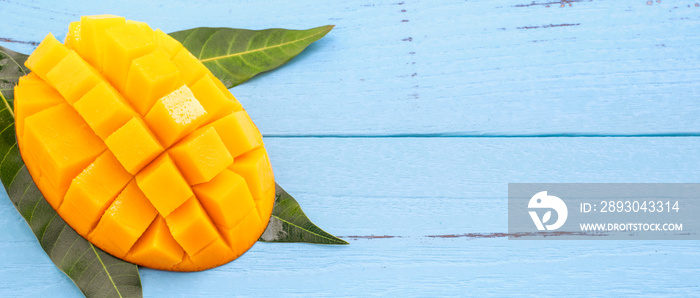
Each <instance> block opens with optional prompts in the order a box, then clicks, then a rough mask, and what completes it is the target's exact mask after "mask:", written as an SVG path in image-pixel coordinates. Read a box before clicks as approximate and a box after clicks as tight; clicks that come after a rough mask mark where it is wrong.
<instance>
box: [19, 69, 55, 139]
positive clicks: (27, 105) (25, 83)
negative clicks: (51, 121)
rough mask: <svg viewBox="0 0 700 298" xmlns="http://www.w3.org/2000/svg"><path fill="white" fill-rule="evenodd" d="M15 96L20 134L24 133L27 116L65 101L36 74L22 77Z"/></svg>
mask: <svg viewBox="0 0 700 298" xmlns="http://www.w3.org/2000/svg"><path fill="white" fill-rule="evenodd" d="M32 74H33V73H32ZM15 98H16V100H15V102H14V104H15V118H16V120H15V125H16V126H17V127H16V128H17V135H18V136H21V135H23V133H24V120H25V118H27V117H29V116H31V115H34V114H36V113H38V112H40V111H41V110H44V109H46V108H49V107H52V106H55V105H57V104H59V103H64V102H65V101H64V100H63V97H61V94H58V92H57V91H56V90H54V89H53V88H52V87H51V86H50V85H49V84H47V83H46V82H44V81H43V80H42V79H40V78H39V77H38V76H37V75H36V74H34V75H33V76H32V75H30V76H27V77H22V78H20V80H19V85H17V86H15Z"/></svg>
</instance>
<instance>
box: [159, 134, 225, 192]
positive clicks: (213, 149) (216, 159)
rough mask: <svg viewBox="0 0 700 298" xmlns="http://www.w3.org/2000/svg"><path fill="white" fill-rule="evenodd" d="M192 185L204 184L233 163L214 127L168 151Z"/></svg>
mask: <svg viewBox="0 0 700 298" xmlns="http://www.w3.org/2000/svg"><path fill="white" fill-rule="evenodd" d="M168 153H170V156H172V158H173V161H174V162H175V164H176V165H177V167H178V168H179V169H180V171H182V174H183V176H184V177H185V180H187V183H189V184H190V185H195V184H199V183H204V182H207V181H209V180H211V179H212V178H214V176H216V175H217V174H219V173H220V172H221V171H223V170H224V169H226V167H228V166H230V165H231V164H232V163H233V157H232V156H231V155H230V154H229V153H228V151H227V150H226V146H224V143H222V142H221V138H219V135H218V134H217V133H216V130H215V129H214V128H213V127H209V128H208V129H200V130H197V131H195V132H193V133H192V134H190V135H189V136H187V137H186V138H185V139H183V140H182V141H180V142H179V143H177V144H175V146H173V147H171V148H170V150H168Z"/></svg>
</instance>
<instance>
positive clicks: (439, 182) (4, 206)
mask: <svg viewBox="0 0 700 298" xmlns="http://www.w3.org/2000/svg"><path fill="white" fill-rule="evenodd" d="M265 141H266V144H267V147H268V148H269V152H270V156H271V159H272V163H273V164H274V165H275V172H276V176H277V180H278V182H279V183H280V184H282V185H286V186H287V189H288V190H289V191H290V192H294V193H296V197H297V198H298V199H299V200H300V202H302V203H303V207H304V210H305V212H306V213H307V214H308V215H309V217H310V218H312V219H313V220H314V222H315V223H317V224H318V225H319V226H321V227H324V229H326V230H327V231H329V232H332V233H334V234H336V235H341V236H344V238H345V239H347V240H348V241H350V243H351V244H350V245H348V246H322V245H309V244H276V243H258V244H256V245H255V246H254V247H253V248H252V249H251V250H250V251H249V252H248V253H246V254H245V255H244V256H243V257H242V258H240V259H238V260H236V261H234V262H232V263H230V264H227V265H225V266H222V267H220V268H217V269H214V270H209V271H205V272H200V273H191V274H182V273H170V272H163V271H155V270H145V269H144V270H141V275H142V281H143V287H144V294H145V295H146V296H148V297H160V296H163V297H170V296H200V295H201V296H208V295H216V296H219V295H221V296H228V295H231V294H243V295H258V294H260V295H273V294H276V293H285V294H290V295H292V294H297V295H304V294H318V295H331V294H334V293H336V294H347V295H358V296H364V295H370V294H384V295H392V296H403V295H419V296H425V295H431V296H432V295H460V294H474V295H481V294H496V295H505V294H537V293H545V294H552V295H554V294H557V293H566V292H570V291H575V292H576V293H579V294H581V295H598V294H610V295H614V294H644V293H647V294H649V293H653V294H655V295H662V294H669V295H674V294H675V295H684V294H689V293H693V292H696V291H697V290H698V289H697V285H696V282H695V278H694V276H697V274H698V273H700V267H699V266H698V261H697V260H698V258H697V257H698V255H699V254H700V252H699V250H698V248H700V244H699V243H698V242H697V241H561V242H558V241H514V240H510V241H509V240H506V239H505V238H469V237H465V238H441V237H430V236H433V235H452V234H465V233H485V234H489V233H504V232H506V231H507V217H506V213H507V212H506V208H507V200H506V197H507V183H508V182H527V181H547V182H640V181H642V182H692V181H697V180H698V179H700V169H698V168H697V167H696V166H695V165H697V164H698V162H700V157H698V155H697V154H693V153H694V152H696V150H697V148H698V146H700V139H698V138H694V137H679V138H365V139H358V138H311V139H307V138H304V139H284V138H268V139H266V140H265ZM311 157H313V158H311ZM331 164H332V165H334V166H333V167H329V166H328V165H331ZM309 177H313V179H310V178H309ZM0 216H1V217H0V218H2V219H1V220H2V222H0V224H4V225H5V226H7V228H6V229H2V230H0V239H4V240H3V241H2V242H0V248H2V249H0V264H3V266H1V267H0V268H2V269H0V276H2V277H3V279H2V280H3V282H2V283H0V284H2V285H1V286H0V290H1V291H0V292H4V293H30V294H33V293H39V294H40V293H42V292H41V291H43V290H44V288H49V290H46V291H56V293H65V294H66V295H71V294H72V293H74V292H73V291H74V289H73V286H72V285H71V284H70V282H69V281H66V279H65V278H64V277H63V276H62V275H61V273H60V272H58V270H56V269H55V268H52V267H51V263H50V261H49V260H48V259H47V258H46V257H45V255H44V254H43V251H41V249H40V248H38V247H36V241H35V240H34V239H33V236H32V235H31V233H30V232H29V231H28V229H27V228H26V227H24V226H23V225H24V223H23V222H22V220H21V218H20V217H19V215H18V214H16V211H14V208H13V207H12V206H11V205H10V204H9V200H7V199H6V198H5V199H4V200H3V198H0ZM370 235H375V236H384V235H387V236H399V237H395V238H379V239H364V238H361V237H351V236H370ZM5 239H6V240H5ZM10 239H11V240H10ZM24 255H27V256H29V257H30V258H31V259H30V260H27V259H25V258H24V257H23V256H24ZM42 260H43V261H42ZM37 263H38V264H44V265H43V266H39V267H38V268H39V269H37V270H34V269H28V267H29V266H32V267H35V266H33V264H37ZM47 264H48V265H47ZM35 271H36V272H35ZM650 272H654V273H650ZM555 277H558V278H560V279H557V288H552V287H550V286H549V285H550V284H549V283H548V282H544V281H547V280H551V279H553V278H555ZM43 279H45V280H46V281H49V282H51V283H52V284H49V285H45V284H43V283H41V281H42V280H43ZM59 281H62V282H61V283H59ZM601 281H605V282H601ZM37 282H39V283H40V284H41V286H42V287H39V288H37V289H35V288H34V285H35V283H37ZM25 291H28V292H25ZM35 291H36V292H35Z"/></svg>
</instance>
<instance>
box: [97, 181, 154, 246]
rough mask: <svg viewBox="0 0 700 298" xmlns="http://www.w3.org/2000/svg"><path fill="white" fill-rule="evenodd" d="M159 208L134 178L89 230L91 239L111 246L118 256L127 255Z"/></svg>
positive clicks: (101, 244)
mask: <svg viewBox="0 0 700 298" xmlns="http://www.w3.org/2000/svg"><path fill="white" fill-rule="evenodd" d="M156 215H158V211H156V209H155V208H154V207H153V205H151V202H149V201H148V198H146V196H145V195H144V194H143V193H142V192H141V189H139V187H138V186H137V185H136V181H135V180H131V182H129V184H127V186H126V188H124V190H123V191H122V192H121V193H120V194H119V196H117V198H116V199H115V200H114V202H112V205H110V206H109V208H108V209H107V211H106V212H105V214H104V215H103V216H102V219H100V222H99V223H98V224H97V226H96V227H95V229H94V230H93V231H92V233H91V234H90V241H92V242H95V243H96V244H97V245H98V246H100V247H105V248H111V249H109V251H114V252H116V255H117V256H118V257H124V256H126V254H127V252H129V249H131V247H132V246H133V245H134V243H136V240H138V239H139V237H141V235H142V234H143V233H144V232H145V231H146V229H147V228H148V226H149V225H150V224H151V222H153V219H155V218H156Z"/></svg>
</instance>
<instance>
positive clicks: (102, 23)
mask: <svg viewBox="0 0 700 298" xmlns="http://www.w3.org/2000/svg"><path fill="white" fill-rule="evenodd" d="M125 23H126V20H125V19H124V18H123V17H118V16H114V15H96V16H83V17H81V18H80V40H81V47H80V50H81V51H80V55H81V56H83V58H85V60H86V61H87V62H90V64H92V66H93V67H95V68H97V69H98V70H100V71H101V70H102V67H103V64H104V60H105V53H106V51H105V47H106V45H105V38H106V36H107V35H106V34H105V31H107V29H109V28H112V27H116V26H119V25H124V24H125Z"/></svg>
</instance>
